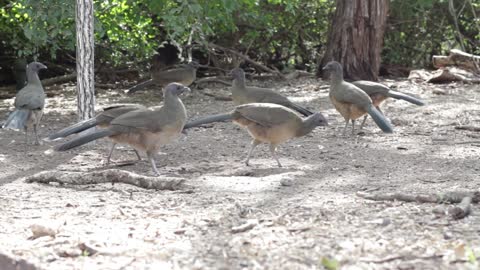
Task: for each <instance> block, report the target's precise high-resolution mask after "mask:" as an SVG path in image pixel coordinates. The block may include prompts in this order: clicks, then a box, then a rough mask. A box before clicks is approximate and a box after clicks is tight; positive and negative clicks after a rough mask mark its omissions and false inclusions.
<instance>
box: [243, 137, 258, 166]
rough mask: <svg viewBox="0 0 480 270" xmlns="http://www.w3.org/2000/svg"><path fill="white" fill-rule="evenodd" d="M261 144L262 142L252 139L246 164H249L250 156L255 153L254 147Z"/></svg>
mask: <svg viewBox="0 0 480 270" xmlns="http://www.w3.org/2000/svg"><path fill="white" fill-rule="evenodd" d="M259 144H260V141H257V140H253V141H252V145H251V146H250V150H249V151H248V156H247V159H246V160H245V165H247V166H249V164H248V161H250V156H251V155H252V153H253V149H255V147H257V145H259Z"/></svg>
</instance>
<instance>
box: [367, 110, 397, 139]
mask: <svg viewBox="0 0 480 270" xmlns="http://www.w3.org/2000/svg"><path fill="white" fill-rule="evenodd" d="M367 112H368V114H369V115H370V116H371V117H372V119H373V121H375V123H376V124H377V126H378V127H379V128H380V129H381V130H382V131H383V132H385V133H393V127H392V125H391V124H390V123H389V122H388V120H387V119H386V118H385V116H383V114H382V113H381V112H380V111H379V110H377V109H376V108H375V107H374V106H373V105H370V107H369V108H368V110H367Z"/></svg>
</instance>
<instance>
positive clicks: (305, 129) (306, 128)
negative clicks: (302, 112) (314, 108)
mask: <svg viewBox="0 0 480 270" xmlns="http://www.w3.org/2000/svg"><path fill="white" fill-rule="evenodd" d="M313 116H314V115H313V114H312V115H310V116H309V117H307V118H305V119H303V120H302V125H301V127H300V129H299V130H298V132H297V137H302V136H305V135H307V134H308V133H310V132H311V131H312V130H313V129H315V128H316V127H317V126H318V125H317V124H316V123H315V122H316V120H315V118H314V117H313Z"/></svg>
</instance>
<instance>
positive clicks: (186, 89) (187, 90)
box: [183, 86, 192, 93]
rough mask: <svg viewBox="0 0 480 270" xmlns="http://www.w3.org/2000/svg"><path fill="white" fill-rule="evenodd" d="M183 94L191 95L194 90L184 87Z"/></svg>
mask: <svg viewBox="0 0 480 270" xmlns="http://www.w3.org/2000/svg"><path fill="white" fill-rule="evenodd" d="M183 92H187V93H191V92H192V90H191V89H190V88H189V87H186V86H184V87H183Z"/></svg>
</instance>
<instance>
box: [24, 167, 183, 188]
mask: <svg viewBox="0 0 480 270" xmlns="http://www.w3.org/2000/svg"><path fill="white" fill-rule="evenodd" d="M184 181H185V179H182V178H174V177H162V178H160V177H153V176H145V175H140V174H136V173H133V172H129V171H124V170H118V169H110V170H103V171H94V172H89V173H85V172H67V171H44V172H40V173H37V174H34V175H32V176H29V177H27V178H26V179H25V182H27V183H33V182H37V183H43V184H48V183H50V182H56V183H60V184H70V185H91V184H101V183H112V184H114V183H124V184H129V185H133V186H137V187H141V188H145V189H157V190H175V189H179V187H180V185H181V184H182V183H183V182H184Z"/></svg>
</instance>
